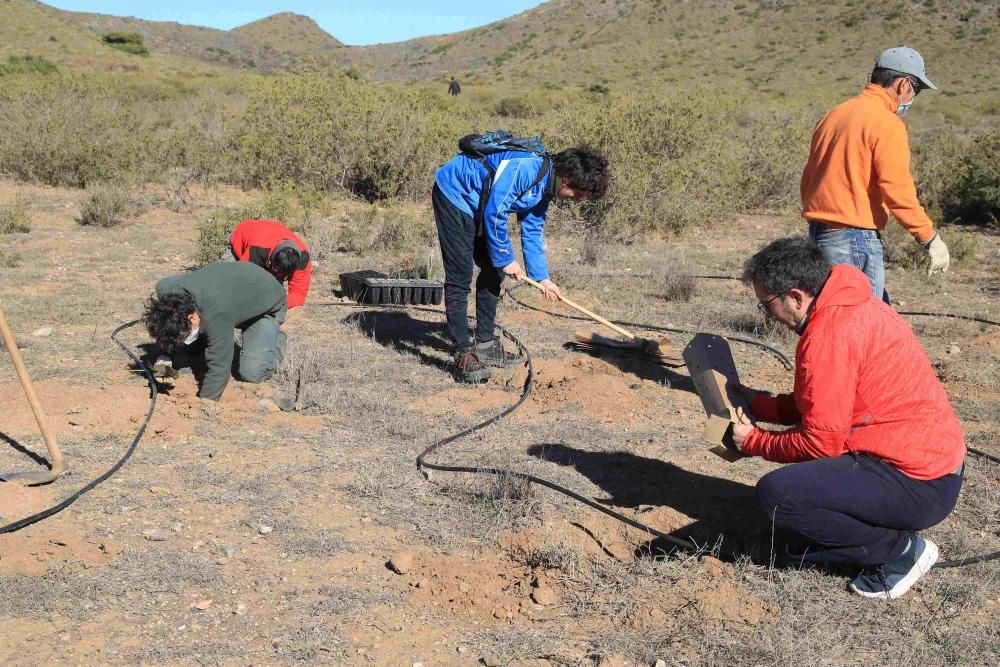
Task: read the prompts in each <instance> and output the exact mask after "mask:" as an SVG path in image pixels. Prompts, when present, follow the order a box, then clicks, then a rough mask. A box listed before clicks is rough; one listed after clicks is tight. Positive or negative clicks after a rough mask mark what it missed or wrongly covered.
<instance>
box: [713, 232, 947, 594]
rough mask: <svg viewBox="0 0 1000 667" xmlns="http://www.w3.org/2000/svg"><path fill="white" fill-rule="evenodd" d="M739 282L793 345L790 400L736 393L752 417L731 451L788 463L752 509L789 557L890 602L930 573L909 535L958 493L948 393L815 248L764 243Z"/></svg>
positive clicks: (904, 332) (915, 345)
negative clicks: (780, 534) (835, 571)
mask: <svg viewBox="0 0 1000 667" xmlns="http://www.w3.org/2000/svg"><path fill="white" fill-rule="evenodd" d="M743 278H744V280H745V281H746V282H748V283H750V284H751V285H752V286H753V290H754V294H755V295H756V297H757V299H758V301H759V304H758V308H760V310H761V311H762V312H763V313H764V314H765V316H767V317H771V318H774V319H775V320H777V321H778V322H780V323H781V324H783V325H785V326H786V327H788V328H789V329H792V330H793V331H795V332H796V333H798V334H799V336H800V338H799V343H798V346H797V348H796V350H795V386H794V391H793V393H791V394H785V395H781V396H772V395H770V394H767V393H765V392H761V391H757V390H754V389H750V388H748V387H742V388H741V390H742V391H743V393H744V395H745V396H746V397H747V399H748V401H749V405H750V410H751V413H752V414H751V415H749V416H746V415H742V414H741V423H739V424H736V425H734V427H733V431H732V435H733V445H734V446H735V447H736V448H737V449H739V450H740V451H741V452H742V453H743V454H745V455H748V456H760V457H763V458H765V459H767V460H769V461H776V462H779V463H790V464H792V465H787V466H784V467H782V468H779V469H778V470H775V471H773V472H771V473H769V474H767V475H765V476H764V477H763V478H761V480H760V481H759V482H758V483H757V500H758V502H759V504H760V506H761V508H762V509H763V510H764V512H765V513H766V514H767V515H768V517H769V518H770V519H771V520H772V521H773V523H774V525H775V527H776V528H779V529H783V530H785V531H790V532H791V534H792V535H793V536H794V537H795V538H797V539H795V540H794V541H796V542H800V544H799V545H797V548H790V547H789V546H786V554H787V555H789V556H790V557H792V558H794V559H796V560H799V561H800V562H811V563H823V564H832V565H842V566H849V567H850V566H856V567H859V568H862V571H861V573H860V574H859V575H858V576H857V577H856V578H855V579H854V580H853V581H851V583H850V586H849V588H850V589H851V590H852V591H853V592H855V593H857V594H858V595H862V596H865V597H872V598H885V599H893V598H897V597H899V596H901V595H903V594H904V593H906V591H907V590H909V588H910V586H912V585H913V583H914V582H915V581H916V580H917V579H918V578H920V576H922V575H923V574H926V573H927V571H928V570H930V568H931V567H932V566H933V565H934V563H935V562H936V561H937V555H938V549H937V546H936V545H935V544H934V543H933V542H931V541H930V540H927V539H924V538H922V537H920V536H919V535H918V534H917V532H916V531H918V530H923V529H925V528H929V527H931V526H933V525H935V524H937V523H940V522H941V521H942V520H943V519H944V518H945V517H947V516H948V515H949V514H950V513H951V511H952V510H953V509H954V508H955V503H956V502H957V500H958V493H959V490H960V489H961V487H962V477H963V475H962V472H963V461H964V459H965V451H966V449H965V443H964V437H963V435H962V429H961V426H960V425H959V422H958V418H957V417H956V416H955V413H954V411H953V410H952V408H951V405H950V404H949V402H948V397H947V396H946V395H945V392H944V388H943V387H942V386H941V383H940V382H939V381H938V379H937V376H936V375H935V373H934V369H933V368H932V366H931V362H930V359H928V357H927V354H926V353H925V352H924V350H923V348H922V347H921V346H920V342H919V341H918V340H917V337H916V335H914V333H913V331H912V330H911V329H910V327H909V325H908V324H907V322H906V321H905V320H904V319H903V318H902V316H900V315H899V314H898V313H897V312H896V311H894V310H893V309H892V308H891V307H890V306H889V305H888V304H886V303H884V302H882V301H881V300H880V299H878V298H876V297H875V296H874V294H873V293H872V289H871V285H870V284H869V282H868V279H867V277H866V276H865V274H864V273H862V272H861V271H860V270H859V269H857V268H855V267H854V266H851V265H849V264H838V265H835V266H833V267H831V265H830V264H829V262H828V261H827V260H826V258H825V257H824V256H823V252H822V251H821V250H820V248H819V246H817V245H816V243H815V242H814V241H812V240H810V239H808V238H801V237H793V238H783V239H778V240H777V241H774V242H772V243H771V244H769V245H767V246H766V247H764V248H763V249H762V250H760V251H759V252H758V253H757V254H755V255H754V256H753V257H751V258H750V260H748V261H747V263H746V266H745V269H744V274H743ZM751 418H752V419H754V420H759V421H763V422H769V423H772V424H783V425H787V426H790V427H791V428H788V429H787V430H782V431H777V430H775V431H772V430H767V429H763V428H759V427H757V426H756V425H755V424H754V423H753V421H751Z"/></svg>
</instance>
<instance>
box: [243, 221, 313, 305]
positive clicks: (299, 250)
mask: <svg viewBox="0 0 1000 667" xmlns="http://www.w3.org/2000/svg"><path fill="white" fill-rule="evenodd" d="M229 248H230V250H231V251H232V254H233V258H235V259H236V260H237V261H239V262H253V263H254V264H256V265H257V266H260V267H262V268H264V269H267V270H268V271H270V273H271V275H272V276H274V277H275V278H277V279H278V282H280V283H284V282H285V281H288V307H289V308H290V309H291V308H296V307H298V306H301V305H302V304H303V303H305V301H306V296H308V295H309V283H310V281H311V280H312V270H313V265H312V260H311V259H309V248H307V247H306V244H305V243H303V242H302V239H300V238H299V237H298V236H296V234H295V232H293V231H292V230H290V229H289V228H288V227H285V226H284V225H283V224H281V223H280V222H278V221H277V220H244V221H243V222H241V223H240V224H239V225H237V226H236V229H234V230H233V233H232V235H231V236H230V237H229Z"/></svg>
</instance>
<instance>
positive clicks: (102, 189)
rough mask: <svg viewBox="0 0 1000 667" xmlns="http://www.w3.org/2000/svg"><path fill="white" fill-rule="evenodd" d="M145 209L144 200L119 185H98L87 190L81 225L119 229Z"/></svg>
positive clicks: (80, 219) (81, 207)
mask: <svg viewBox="0 0 1000 667" xmlns="http://www.w3.org/2000/svg"><path fill="white" fill-rule="evenodd" d="M144 208H145V205H144V202H143V201H142V198H141V197H140V196H139V195H137V194H136V193H135V192H133V191H132V190H131V189H129V188H128V187H126V186H124V185H121V184H118V183H97V184H94V185H92V186H90V187H89V188H88V189H87V198H86V199H84V200H83V204H82V205H81V206H80V218H79V223H80V224H81V225H95V226H97V227H119V226H121V225H123V224H125V223H126V222H128V221H129V220H131V219H132V218H134V217H135V216H137V215H140V214H141V213H142V211H143V209H144Z"/></svg>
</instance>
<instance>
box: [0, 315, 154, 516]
mask: <svg viewBox="0 0 1000 667" xmlns="http://www.w3.org/2000/svg"><path fill="white" fill-rule="evenodd" d="M141 321H142V320H132V321H131V322H126V323H125V324H123V325H121V326H120V327H118V328H117V329H115V330H114V331H112V332H111V340H113V341H114V342H115V343H117V344H118V347H120V348H121V349H122V350H124V351H125V354H127V355H128V356H129V357H131V358H132V361H134V362H135V363H136V364H137V365H138V366H139V367H140V368H142V369H143V372H144V373H145V375H146V379H147V380H149V391H150V397H149V410H147V411H146V419H145V420H143V422H142V426H140V427H139V431H138V433H136V434H135V437H134V438H132V443H131V444H130V445H129V447H128V449H127V450H126V452H125V454H124V455H123V456H122V457H121V458H120V459H118V461H117V462H116V463H115V464H114V465H113V466H111V467H110V468H108V469H107V471H106V472H105V473H104V474H103V475H101V476H100V477H98V478H97V479H94V480H93V481H91V482H90V483H89V484H87V485H86V486H85V487H83V488H82V489H80V490H79V491H77V492H76V493H74V494H73V495H71V496H70V497H69V498H66V499H65V500H63V501H62V502H60V503H58V504H56V505H53V506H52V507H50V508H48V509H46V510H42V511H41V512H38V513H37V514H32V515H31V516H27V517H25V518H23V519H20V520H18V521H15V522H13V523H9V524H7V525H6V526H0V534H3V533H12V532H14V531H15V530H21V529H22V528H24V527H26V526H30V525H31V524H33V523H37V522H39V521H41V520H42V519H47V518H49V517H50V516H52V515H53V514H58V513H59V512H61V511H63V510H64V509H66V508H67V507H69V506H70V505H72V504H73V503H75V502H76V501H77V500H79V499H80V497H81V496H83V495H84V494H85V493H87V492H88V491H90V490H91V489H93V488H94V487H95V486H97V485H98V484H100V483H101V482H103V481H104V480H106V479H107V478H109V477H111V476H112V475H114V474H115V473H116V472H118V470H119V468H121V467H122V466H123V465H125V463H126V462H127V461H128V460H129V459H130V458H132V454H133V453H134V452H135V448H136V446H137V445H138V444H139V440H140V439H142V435H143V433H145V432H146V427H147V426H149V421H150V420H151V419H152V418H153V410H155V409H156V396H157V393H158V392H157V389H156V378H154V377H153V374H152V372H150V370H149V369H148V368H146V366H145V364H143V363H142V361H141V360H140V359H139V357H137V356H136V355H135V353H133V352H132V350H130V349H129V348H128V347H127V346H126V345H125V344H124V343H122V342H121V341H120V340H118V333H119V332H120V331H122V330H123V329H127V328H128V327H131V326H135V325H136V324H138V323H139V322H141Z"/></svg>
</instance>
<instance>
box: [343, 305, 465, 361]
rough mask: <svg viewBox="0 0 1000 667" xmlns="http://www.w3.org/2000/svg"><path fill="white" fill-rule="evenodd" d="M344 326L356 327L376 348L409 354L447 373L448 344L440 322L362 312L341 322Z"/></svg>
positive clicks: (407, 315)
mask: <svg viewBox="0 0 1000 667" xmlns="http://www.w3.org/2000/svg"><path fill="white" fill-rule="evenodd" d="M344 323H345V324H354V325H355V326H358V327H360V328H361V329H362V330H363V331H365V332H367V333H368V335H370V336H371V337H372V338H373V339H374V340H375V342H377V343H378V344H379V345H384V346H385V347H391V348H392V349H394V350H396V351H397V352H403V353H405V354H411V355H413V356H415V357H417V358H418V359H420V361H422V362H423V363H425V364H428V365H431V366H435V367H437V368H440V369H441V370H445V371H450V370H451V342H450V340H449V338H448V334H447V330H446V328H445V325H444V323H443V322H427V321H425V320H418V319H414V318H413V317H411V316H410V314H409V313H406V312H402V311H396V312H387V311H379V310H362V311H358V312H354V313H351V314H350V315H349V316H348V317H346V318H344ZM428 350H432V351H437V352H440V353H441V354H432V353H428Z"/></svg>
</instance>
